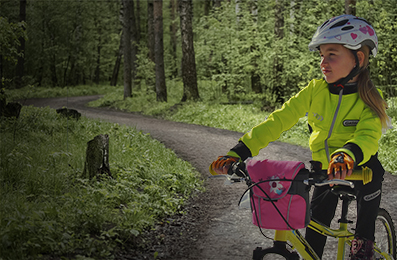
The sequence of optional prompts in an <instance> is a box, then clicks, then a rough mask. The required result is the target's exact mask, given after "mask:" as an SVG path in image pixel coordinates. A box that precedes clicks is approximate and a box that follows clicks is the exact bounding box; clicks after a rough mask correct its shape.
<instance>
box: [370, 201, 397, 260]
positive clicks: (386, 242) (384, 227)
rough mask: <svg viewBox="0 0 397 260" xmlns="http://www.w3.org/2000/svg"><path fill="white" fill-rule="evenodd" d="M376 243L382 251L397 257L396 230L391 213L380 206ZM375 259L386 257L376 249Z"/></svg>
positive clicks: (376, 223)
mask: <svg viewBox="0 0 397 260" xmlns="http://www.w3.org/2000/svg"><path fill="white" fill-rule="evenodd" d="M375 244H376V247H378V248H379V249H380V250H381V251H382V252H386V253H388V254H389V255H390V256H392V257H393V259H396V230H395V228H394V225H393V220H392V218H391V217H390V215H389V213H388V212H387V211H386V210H385V209H382V208H380V209H379V212H378V216H377V217H376V222H375ZM375 257H376V258H375V259H386V258H384V257H383V256H382V255H381V254H380V252H377V250H375Z"/></svg>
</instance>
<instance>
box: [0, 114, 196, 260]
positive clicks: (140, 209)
mask: <svg viewBox="0 0 397 260" xmlns="http://www.w3.org/2000/svg"><path fill="white" fill-rule="evenodd" d="M0 132H1V133H0V138H1V139H0V140H1V147H0V198H1V199H0V212H1V214H0V241H1V243H0V252H1V254H0V259H38V258H43V259H52V257H60V256H62V257H66V258H68V259H69V258H70V257H72V258H75V257H79V255H80V256H85V257H91V258H94V259H105V258H108V257H110V256H111V255H112V254H113V252H114V250H116V249H117V248H118V247H120V246H121V245H122V244H125V243H127V244H128V243H129V242H130V243H131V241H133V239H134V238H135V237H136V236H138V235H139V234H141V233H142V232H143V231H144V230H146V229H148V228H150V227H151V226H153V224H154V223H156V222H157V221H159V220H161V219H162V218H164V217H166V216H167V215H173V214H175V213H181V212H182V210H183V204H184V202H185V200H186V199H187V198H189V197H190V196H191V195H192V193H195V192H196V191H198V190H201V189H202V186H201V185H202V183H201V181H200V178H199V177H198V173H197V172H196V171H195V170H194V169H193V167H192V166H191V165H190V164H188V163H187V162H184V161H182V160H181V159H179V158H178V157H177V156H176V155H175V154H174V152H173V151H171V150H169V149H166V148H165V147H164V145H163V144H161V143H159V142H158V141H155V140H153V139H152V138H151V137H150V136H149V135H147V134H143V133H141V132H138V131H136V130H135V129H132V128H128V127H125V126H120V125H118V124H110V123H105V122H100V121H95V120H88V119H86V118H82V119H81V120H79V121H75V120H66V119H64V118H61V117H59V116H58V115H57V114H56V113H55V111H54V110H52V109H49V108H44V109H39V108H33V107H24V108H23V109H22V112H21V116H20V118H19V119H18V120H15V119H4V118H1V124H0ZM102 133H107V134H108V135H109V137H110V142H109V143H110V147H109V149H110V151H109V154H110V169H111V172H112V175H113V177H114V178H113V179H111V178H105V179H103V180H101V181H99V180H96V179H94V180H91V181H89V180H87V179H85V178H83V177H82V171H83V166H84V161H85V149H86V143H87V141H89V140H91V139H92V138H93V137H95V136H96V135H98V134H102Z"/></svg>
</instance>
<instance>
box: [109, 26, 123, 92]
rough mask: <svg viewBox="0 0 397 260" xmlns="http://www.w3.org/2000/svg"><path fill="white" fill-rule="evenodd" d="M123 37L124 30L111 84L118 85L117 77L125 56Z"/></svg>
mask: <svg viewBox="0 0 397 260" xmlns="http://www.w3.org/2000/svg"><path fill="white" fill-rule="evenodd" d="M123 37H124V32H122V33H121V36H120V45H119V51H118V53H117V57H116V62H115V63H114V68H113V73H112V79H111V80H110V86H116V85H117V79H118V77H119V71H120V64H121V58H122V57H123Z"/></svg>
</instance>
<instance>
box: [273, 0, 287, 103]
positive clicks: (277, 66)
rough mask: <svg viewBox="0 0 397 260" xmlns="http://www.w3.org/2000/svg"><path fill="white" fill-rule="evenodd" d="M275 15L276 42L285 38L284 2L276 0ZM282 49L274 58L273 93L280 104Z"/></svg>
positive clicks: (278, 48) (281, 95) (277, 51)
mask: <svg viewBox="0 0 397 260" xmlns="http://www.w3.org/2000/svg"><path fill="white" fill-rule="evenodd" d="M275 14H276V17H275V25H274V34H275V36H276V41H281V40H282V39H283V38H284V5H283V1H282V0H276V6H275ZM278 45H280V44H278ZM281 48H282V47H281V46H278V47H277V49H276V56H275V58H274V65H273V71H274V86H273V90H272V93H273V94H274V95H276V101H277V102H279V103H282V102H283V101H284V98H283V87H282V85H281V84H280V82H281V77H282V74H283V61H282V60H281V57H280V56H281V55H278V53H280V52H281V51H282V50H281Z"/></svg>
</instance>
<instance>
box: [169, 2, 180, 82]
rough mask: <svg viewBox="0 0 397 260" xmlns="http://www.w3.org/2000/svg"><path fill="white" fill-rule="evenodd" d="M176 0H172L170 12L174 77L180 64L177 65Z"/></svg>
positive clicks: (172, 70)
mask: <svg viewBox="0 0 397 260" xmlns="http://www.w3.org/2000/svg"><path fill="white" fill-rule="evenodd" d="M175 9H176V8H175V0H170V13H171V24H170V34H171V37H170V46H171V56H172V68H171V76H172V77H173V78H176V77H178V65H177V56H176V31H177V25H176V15H175V13H176V11H175Z"/></svg>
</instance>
